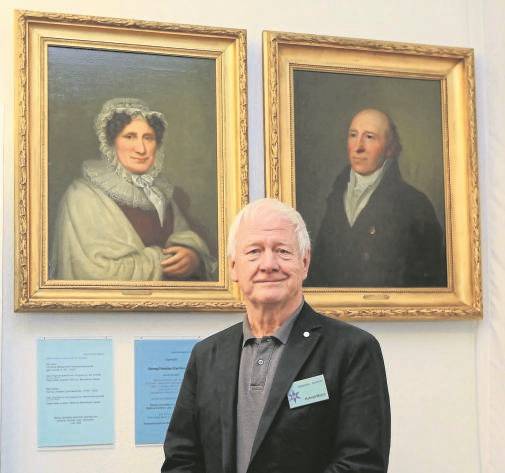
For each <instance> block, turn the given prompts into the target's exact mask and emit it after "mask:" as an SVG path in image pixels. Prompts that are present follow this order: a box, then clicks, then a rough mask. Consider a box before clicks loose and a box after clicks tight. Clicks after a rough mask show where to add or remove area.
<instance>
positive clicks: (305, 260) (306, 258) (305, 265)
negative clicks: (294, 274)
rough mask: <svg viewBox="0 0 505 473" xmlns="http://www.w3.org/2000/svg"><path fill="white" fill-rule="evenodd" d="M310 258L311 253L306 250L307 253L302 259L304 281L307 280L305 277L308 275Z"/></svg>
mask: <svg viewBox="0 0 505 473" xmlns="http://www.w3.org/2000/svg"><path fill="white" fill-rule="evenodd" d="M310 257H311V251H310V250H307V252H306V253H305V256H304V257H303V258H302V262H303V268H304V275H303V280H304V281H305V279H307V276H308V274H309V267H310Z"/></svg>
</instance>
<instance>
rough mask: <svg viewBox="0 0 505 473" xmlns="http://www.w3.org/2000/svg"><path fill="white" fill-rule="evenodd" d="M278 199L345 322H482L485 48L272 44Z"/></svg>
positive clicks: (269, 91)
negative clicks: (476, 54)
mask: <svg viewBox="0 0 505 473" xmlns="http://www.w3.org/2000/svg"><path fill="white" fill-rule="evenodd" d="M263 47H264V54H263V59H264V84H265V85H264V91H265V97H264V103H265V137H266V139H265V143H266V144H265V155H266V165H265V174H266V189H267V195H269V196H271V197H276V198H279V199H281V200H282V201H284V202H287V203H289V204H291V205H293V206H295V207H296V208H297V210H298V211H299V212H300V213H301V214H302V216H303V217H304V219H305V221H306V223H307V228H308V230H309V233H310V235H311V240H312V259H311V265H310V268H309V274H308V277H307V279H306V281H305V282H304V294H305V297H306V298H307V300H308V301H309V302H310V303H311V304H312V305H313V306H315V307H316V308H317V309H318V310H320V311H322V312H324V313H326V314H328V315H330V316H334V317H346V318H356V319H379V320H383V319H410V320H411V319H437V318H444V319H445V318H446V319H461V318H477V317H481V316H482V297H481V280H480V277H481V275H480V236H479V235H480V226H479V207H478V175H477V152H476V149H477V145H476V121H475V103H474V95H475V85H474V73H473V61H474V58H473V50H471V49H466V48H457V47H446V46H430V45H418V44H408V43H393V42H386V41H374V40H365V39H352V38H338V37H330V36H318V35H309V34H295V33H282V32H265V33H264V37H263Z"/></svg>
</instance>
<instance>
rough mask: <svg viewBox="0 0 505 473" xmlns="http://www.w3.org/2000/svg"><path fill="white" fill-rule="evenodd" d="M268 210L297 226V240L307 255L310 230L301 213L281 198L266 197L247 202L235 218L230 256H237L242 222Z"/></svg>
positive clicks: (229, 246)
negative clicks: (238, 236)
mask: <svg viewBox="0 0 505 473" xmlns="http://www.w3.org/2000/svg"><path fill="white" fill-rule="evenodd" d="M268 211H269V212H274V213H276V214H277V215H279V217H284V218H285V219H287V220H289V222H290V223H292V224H293V226H294V227H295V228H294V231H295V235H296V241H297V242H298V250H299V251H300V254H301V255H302V256H305V255H306V254H307V253H308V252H309V251H310V237H309V232H308V231H307V226H306V225H305V222H304V221H303V218H302V216H301V215H300V213H299V212H297V211H296V210H295V209H294V208H293V207H290V206H289V205H287V204H284V203H283V202H281V201H280V200H277V199H271V198H268V197H265V198H263V199H258V200H255V201H254V202H251V203H249V204H247V205H246V206H245V207H244V208H243V209H242V210H241V211H240V212H239V213H238V214H237V216H236V217H235V219H234V220H233V222H232V224H231V227H230V231H229V232H228V256H229V257H231V258H232V257H234V256H235V251H236V249H237V233H238V229H239V228H240V224H241V223H242V222H243V221H244V220H246V219H248V218H251V217H253V216H254V215H259V214H262V213H265V212H268Z"/></svg>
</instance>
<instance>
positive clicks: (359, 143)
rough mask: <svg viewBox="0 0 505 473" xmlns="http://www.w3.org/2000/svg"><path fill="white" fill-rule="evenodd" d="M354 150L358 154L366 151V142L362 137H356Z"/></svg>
mask: <svg viewBox="0 0 505 473" xmlns="http://www.w3.org/2000/svg"><path fill="white" fill-rule="evenodd" d="M354 149H355V150H356V151H358V152H360V151H365V141H364V139H363V136H362V135H360V136H357V137H356V143H355V146H354Z"/></svg>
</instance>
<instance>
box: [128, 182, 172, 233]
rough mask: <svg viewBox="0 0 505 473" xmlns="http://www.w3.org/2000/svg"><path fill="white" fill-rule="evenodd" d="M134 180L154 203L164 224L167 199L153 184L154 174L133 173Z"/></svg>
mask: <svg viewBox="0 0 505 473" xmlns="http://www.w3.org/2000/svg"><path fill="white" fill-rule="evenodd" d="M132 182H133V184H134V185H135V186H136V187H138V188H140V189H142V190H143V191H144V194H145V195H146V197H147V198H148V200H149V202H151V204H153V205H154V208H155V209H156V212H157V213H158V217H159V219H160V223H161V225H163V221H164V218H165V207H166V200H165V196H164V195H163V193H162V192H161V191H160V190H159V189H158V188H157V187H156V186H153V182H154V178H153V176H150V175H148V174H133V175H132Z"/></svg>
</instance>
